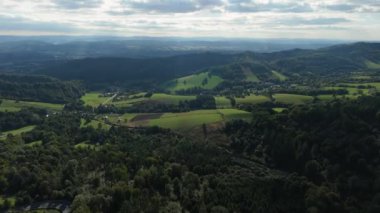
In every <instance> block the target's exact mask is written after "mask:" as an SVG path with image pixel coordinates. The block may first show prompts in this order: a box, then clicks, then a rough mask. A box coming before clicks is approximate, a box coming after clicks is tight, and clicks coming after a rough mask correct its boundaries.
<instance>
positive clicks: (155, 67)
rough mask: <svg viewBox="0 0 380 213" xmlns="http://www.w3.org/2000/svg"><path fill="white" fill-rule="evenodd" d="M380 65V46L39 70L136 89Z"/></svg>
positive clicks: (99, 62)
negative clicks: (208, 78) (190, 79)
mask: <svg viewBox="0 0 380 213" xmlns="http://www.w3.org/2000/svg"><path fill="white" fill-rule="evenodd" d="M368 61H370V62H373V63H379V62H380V44H379V43H355V44H346V45H337V46H332V47H328V48H321V49H317V50H300V49H296V50H288V51H281V52H274V53H253V52H246V53H241V54H220V53H202V54H192V55H182V56H174V57H167V58H150V59H130V58H89V59H80V60H71V61H67V62H62V63H56V62H54V63H53V64H52V65H49V63H48V64H45V65H44V66H43V67H42V68H41V69H39V70H38V71H36V72H37V73H42V74H46V75H51V76H54V77H57V78H60V79H64V80H83V81H85V82H86V83H87V84H90V85H94V84H110V83H118V84H119V85H133V84H137V85H138V84H141V83H145V84H144V86H145V87H147V86H149V85H151V83H152V82H153V83H155V84H157V83H163V82H165V81H168V80H171V79H175V78H178V77H181V76H186V75H190V74H194V73H197V72H201V71H204V72H206V71H211V73H212V74H214V75H219V76H221V77H223V78H224V79H225V80H233V79H242V78H243V74H242V73H243V70H244V69H247V68H248V69H250V70H252V72H254V73H255V74H256V75H258V76H259V78H262V79H266V80H267V79H268V76H272V73H271V72H272V70H276V71H279V72H281V73H287V74H294V73H300V74H308V73H313V74H318V75H327V74H331V73H350V72H354V71H365V70H368V66H367V64H366V62H368Z"/></svg>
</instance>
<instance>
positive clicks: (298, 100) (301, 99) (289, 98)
mask: <svg viewBox="0 0 380 213" xmlns="http://www.w3.org/2000/svg"><path fill="white" fill-rule="evenodd" d="M273 98H274V99H275V100H276V102H278V103H283V104H304V103H307V102H310V101H312V100H313V97H311V96H306V95H295V94H275V95H273Z"/></svg>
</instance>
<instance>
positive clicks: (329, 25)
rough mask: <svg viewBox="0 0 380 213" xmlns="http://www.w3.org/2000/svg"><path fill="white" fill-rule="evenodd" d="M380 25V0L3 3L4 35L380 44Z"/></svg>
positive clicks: (0, 23)
mask: <svg viewBox="0 0 380 213" xmlns="http://www.w3.org/2000/svg"><path fill="white" fill-rule="evenodd" d="M377 20H380V2H379V0H304V1H298V0H75V1H74V0H1V1H0V34H25V33H28V34H42V33H61V34H97V35H106V34H107V35H119V36H188V37H193V36H202V37H204V36H212V37H215V36H220V37H248V38H258V37H265V38H276V37H285V38H296V37H301V38H330V39H358V40H359V39H360V40H364V39H366V40H367V39H372V40H373V39H376V40H380V23H379V22H378V21H377ZM358 32H360V33H358Z"/></svg>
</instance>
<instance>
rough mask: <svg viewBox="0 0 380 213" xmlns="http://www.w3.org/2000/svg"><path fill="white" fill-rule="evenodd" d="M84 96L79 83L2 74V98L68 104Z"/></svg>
mask: <svg viewBox="0 0 380 213" xmlns="http://www.w3.org/2000/svg"><path fill="white" fill-rule="evenodd" d="M82 95H83V90H82V88H81V86H80V85H79V84H78V83H77V82H63V81H60V80H58V79H54V78H51V77H46V76H33V75H8V74H0V98H4V99H12V100H23V101H41V102H48V103H66V102H69V101H72V100H75V99H77V98H79V97H81V96H82Z"/></svg>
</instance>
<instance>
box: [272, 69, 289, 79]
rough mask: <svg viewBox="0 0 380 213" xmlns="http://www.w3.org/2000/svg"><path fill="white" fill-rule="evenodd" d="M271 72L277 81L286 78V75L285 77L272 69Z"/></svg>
mask: <svg viewBox="0 0 380 213" xmlns="http://www.w3.org/2000/svg"><path fill="white" fill-rule="evenodd" d="M272 74H273V76H274V77H275V78H276V79H277V80H279V81H286V80H288V77H286V76H285V75H284V74H282V73H279V72H277V71H274V70H272Z"/></svg>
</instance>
